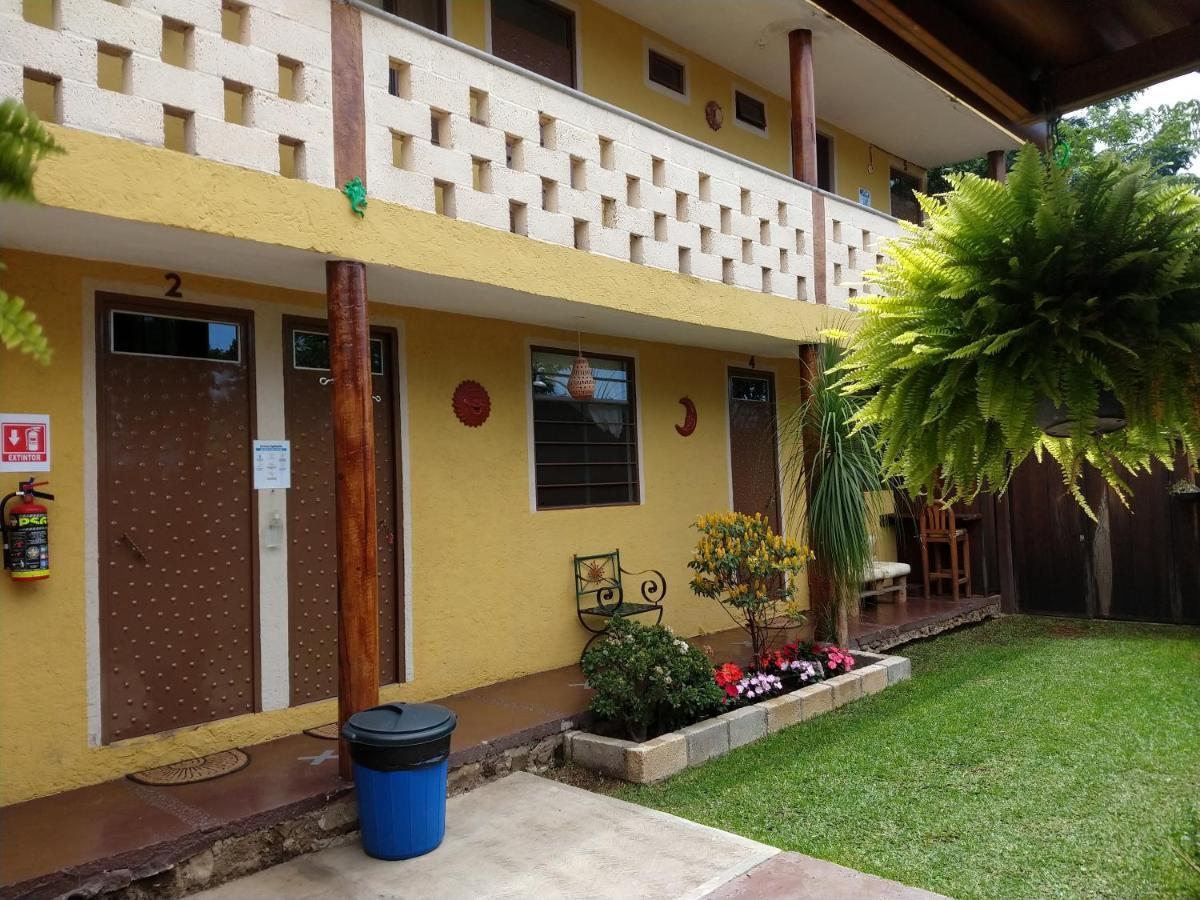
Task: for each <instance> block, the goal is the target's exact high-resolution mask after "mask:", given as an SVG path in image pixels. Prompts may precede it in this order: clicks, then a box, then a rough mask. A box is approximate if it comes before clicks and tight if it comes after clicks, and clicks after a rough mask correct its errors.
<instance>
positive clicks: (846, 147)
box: [449, 0, 924, 214]
mask: <svg viewBox="0 0 1200 900" xmlns="http://www.w3.org/2000/svg"><path fill="white" fill-rule="evenodd" d="M568 5H569V7H570V8H571V9H574V10H575V11H576V16H577V17H578V18H577V26H576V28H577V33H578V35H579V41H580V46H579V59H580V67H581V70H582V71H581V76H582V80H581V84H580V85H579V87H580V89H581V90H582V91H583V92H584V93H585V94H589V95H591V96H593V97H597V98H599V99H601V100H604V101H606V102H608V103H611V104H613V105H614V106H617V107H620V108H621V109H627V110H629V111H630V112H633V113H636V114H638V115H639V116H642V117H644V118H647V119H650V120H651V121H652V122H658V123H659V124H661V125H664V126H666V127H667V128H670V129H671V130H672V131H677V132H679V133H680V134H686V135H688V136H689V137H692V138H695V139H696V140H699V141H703V142H704V143H706V144H710V145H711V146H713V147H719V148H720V149H722V150H725V151H727V152H729V153H733V154H735V155H737V156H740V157H742V158H744V159H749V160H753V161H754V162H756V163H759V164H760V165H764V166H768V167H769V168H772V169H774V170H776V171H777V172H782V173H784V174H787V175H790V174H791V170H792V157H791V134H790V118H791V101H790V100H789V99H788V98H787V97H781V96H779V95H778V94H774V93H772V92H770V91H767V90H765V89H763V88H762V87H760V86H758V85H755V84H752V83H750V82H748V81H746V79H744V78H740V77H739V76H737V75H736V74H734V73H733V72H731V71H729V70H728V69H726V68H724V67H723V66H719V65H717V64H716V63H714V62H711V61H709V60H707V59H705V58H704V57H701V56H697V55H696V54H695V53H692V52H691V51H689V50H686V49H684V48H683V47H680V46H679V45H678V44H675V43H674V42H672V41H671V40H669V39H668V38H666V37H664V36H663V35H660V34H658V33H657V32H653V31H650V30H649V29H647V28H645V27H643V26H642V25H640V24H638V23H637V22H634V21H633V20H632V19H627V18H626V17H624V16H622V15H620V14H618V13H616V12H613V11H612V10H611V9H609V8H607V7H605V6H602V5H600V4H599V3H596V2H594V0H570V2H569V4H568ZM449 9H450V36H451V37H453V38H455V39H456V40H459V41H462V42H463V43H465V44H470V45H472V46H473V47H477V48H479V49H481V50H485V49H487V34H488V22H487V14H488V10H489V7H488V5H487V4H486V3H485V2H484V0H449ZM647 43H649V44H650V45H651V46H654V47H657V48H658V49H659V50H660V51H663V52H666V53H668V54H669V55H670V56H671V57H672V58H676V59H679V60H681V61H683V62H685V63H686V65H687V76H688V80H689V88H690V90H689V95H688V97H687V98H686V99H685V98H676V97H675V96H674V95H667V94H664V93H662V92H661V91H658V90H655V89H654V88H652V87H650V86H649V85H647V84H646V80H645V70H646V47H647ZM786 64H787V61H786V60H781V61H780V65H786ZM735 86H736V87H738V88H741V89H743V90H747V91H749V92H750V93H751V94H752V95H753V96H755V97H758V98H759V99H762V100H764V101H765V102H766V104H767V133H766V134H765V135H763V134H759V133H756V132H754V131H751V130H748V129H746V128H742V127H740V126H738V125H737V124H736V123H735V122H734V115H733V90H734V87H735ZM709 100H716V101H717V102H718V103H720V104H721V107H722V108H723V109H724V111H725V124H724V126H723V127H722V128H721V130H720V131H713V130H712V129H711V128H710V127H709V126H708V123H707V121H706V120H705V117H704V106H705V104H706V103H708V101H709ZM818 112H820V110H818ZM817 129H818V130H819V131H821V132H822V133H823V134H826V135H828V136H829V137H830V138H832V139H833V155H834V178H833V181H834V192H835V193H837V194H840V195H841V196H843V197H846V198H848V199H850V200H854V201H856V202H857V200H858V189H859V188H860V187H864V188H867V189H868V190H869V191H870V192H871V206H872V207H873V208H874V209H877V210H880V211H881V212H885V213H889V214H890V213H891V197H890V194H889V192H888V176H889V169H890V167H892V166H895V167H896V168H898V169H903V168H904V166H905V161H904V160H903V159H901V158H899V157H894V156H892V155H891V154H890V153H888V152H887V151H886V150H885V149H882V148H879V147H874V148H872V147H871V145H870V144H868V142H867V141H864V140H863V139H862V138H859V137H857V136H855V135H853V134H851V133H850V132H848V131H844V130H843V129H841V128H838V127H837V126H835V125H833V124H831V123H829V122H828V121H826V120H824V119H822V118H820V117H819V116H818V119H817ZM871 164H873V171H868V167H869V166H870V165H871ZM908 171H910V172H912V173H913V174H915V175H918V176H920V177H921V178H924V170H923V169H920V168H919V167H917V166H915V165H913V164H911V163H910V164H908Z"/></svg>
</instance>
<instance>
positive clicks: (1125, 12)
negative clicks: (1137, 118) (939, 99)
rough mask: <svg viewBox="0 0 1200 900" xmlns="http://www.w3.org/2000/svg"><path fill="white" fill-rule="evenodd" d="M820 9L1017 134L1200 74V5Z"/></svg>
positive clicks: (939, 4) (916, 4)
mask: <svg viewBox="0 0 1200 900" xmlns="http://www.w3.org/2000/svg"><path fill="white" fill-rule="evenodd" d="M816 2H817V3H819V5H820V6H821V7H823V8H824V9H825V10H826V11H827V12H829V13H831V14H832V15H833V16H835V17H836V18H837V19H838V20H840V21H841V22H844V23H845V24H846V25H848V26H849V27H851V28H853V29H854V30H855V31H857V32H859V33H860V34H862V35H864V36H865V37H867V38H869V39H870V40H871V41H872V42H873V43H874V44H876V45H877V46H878V47H880V48H881V49H883V50H885V51H887V52H888V53H890V54H892V55H894V56H896V57H897V58H898V59H902V60H904V61H905V62H906V63H907V64H908V65H910V66H912V67H913V68H914V69H916V70H917V71H919V72H921V73H922V74H923V75H925V76H926V77H927V78H929V79H930V80H931V81H933V82H934V83H936V84H938V85H940V86H941V87H943V88H944V89H946V90H948V91H950V92H951V93H953V94H954V95H955V96H957V97H960V98H962V99H963V100H964V101H966V102H968V103H970V104H972V105H973V106H975V108H976V109H979V110H980V111H981V112H983V113H985V114H986V115H988V116H989V117H990V118H993V119H994V120H996V121H997V122H1000V123H1002V124H1004V125H1005V126H1006V127H1008V128H1010V129H1013V130H1016V131H1024V130H1026V129H1028V128H1029V127H1030V126H1036V125H1038V124H1039V123H1042V122H1044V121H1045V119H1046V118H1047V116H1051V115H1054V114H1057V113H1063V112H1070V111H1072V110H1076V109H1080V108H1082V107H1084V106H1088V105H1091V104H1093V103H1097V102H1099V101H1101V100H1106V99H1109V98H1111V97H1116V96H1119V95H1121V94H1126V93H1129V92H1130V91H1134V90H1137V89H1139V88H1143V87H1147V86H1148V85H1151V84H1155V83H1157V82H1159V81H1165V80H1167V79H1168V78H1173V77H1175V76H1176V75H1181V74H1183V73H1185V72H1188V71H1191V70H1193V69H1197V68H1200V0H1157V2H1153V3H1151V2H1146V0H1095V2H1092V3H1089V4H1086V5H1085V4H1077V3H1063V2H1062V0H1021V2H1019V3H1015V2H1012V0H816Z"/></svg>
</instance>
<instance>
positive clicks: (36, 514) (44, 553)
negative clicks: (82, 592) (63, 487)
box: [0, 478, 54, 581]
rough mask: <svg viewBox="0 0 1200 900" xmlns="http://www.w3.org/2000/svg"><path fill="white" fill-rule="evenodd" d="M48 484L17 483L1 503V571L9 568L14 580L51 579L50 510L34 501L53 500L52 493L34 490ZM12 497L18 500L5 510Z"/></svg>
mask: <svg viewBox="0 0 1200 900" xmlns="http://www.w3.org/2000/svg"><path fill="white" fill-rule="evenodd" d="M48 483H49V482H46V481H38V482H35V481H34V480H33V479H32V478H30V479H29V480H28V481H22V482H20V483H19V484H18V485H17V489H16V491H14V492H13V493H11V494H7V495H5V497H4V499H3V500H0V530H2V531H3V532H4V568H6V569H8V575H9V577H10V578H12V579H13V580H14V581H37V580H39V579H42V578H49V577H50V511H49V510H48V509H46V507H44V506H42V504H40V503H35V502H34V499H35V498H39V499H42V500H53V499H54V495H53V494H44V493H42V492H41V491H35V490H34V488H37V487H41V486H42V485H44V484H48ZM15 497H19V498H20V502H18V503H15V504H13V506H12V509H11V510H7V511H6V507H7V506H8V501H9V500H12V499H13V498H15ZM6 516H7V517H8V518H7V519H6V518H5V517H6ZM6 521H7V524H5V522H6Z"/></svg>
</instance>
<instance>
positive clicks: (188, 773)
mask: <svg viewBox="0 0 1200 900" xmlns="http://www.w3.org/2000/svg"><path fill="white" fill-rule="evenodd" d="M248 765H250V754H249V753H247V752H246V751H245V750H222V751H221V752H220V753H210V754H209V755H208V756H197V757H195V758H194V759H183V760H180V761H179V762H175V763H171V764H170V765H167V766H159V767H158V768H156V769H146V770H145V771H144V772H134V773H132V774H130V775H127V776H125V777H127V778H128V779H129V780H130V781H136V782H137V783H138V784H150V785H154V786H156V787H170V786H172V785H178V784H196V783H197V782H200V781H211V780H212V779H214V778H220V777H221V776H222V775H232V774H233V773H234V772H240V771H241V770H242V769H244V768H246V766H248Z"/></svg>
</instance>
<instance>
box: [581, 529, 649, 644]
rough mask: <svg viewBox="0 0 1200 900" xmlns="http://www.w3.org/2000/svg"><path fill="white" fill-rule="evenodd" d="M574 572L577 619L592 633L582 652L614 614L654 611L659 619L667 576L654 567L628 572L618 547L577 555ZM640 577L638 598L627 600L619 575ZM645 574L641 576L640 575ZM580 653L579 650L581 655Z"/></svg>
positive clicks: (641, 613)
mask: <svg viewBox="0 0 1200 900" xmlns="http://www.w3.org/2000/svg"><path fill="white" fill-rule="evenodd" d="M572 568H573V570H574V574H575V606H576V609H577V610H578V615H579V622H580V624H581V625H583V627H584V628H586V629H587V630H588V631H590V632H591V633H592V636H591V637H590V638H588V642H587V643H586V644H584V646H583V653H586V652H587V649H588V647H590V646H591V645H592V642H593V641H594V640H596V638H598V637H600V636H601V635H602V634H604V632H605V631H606V630H607V628H608V623H609V622H610V621H612V620H613V619H616V618H626V617H628V616H641V615H647V614H655V615H656V618H655V620H654V624H656V625H657V624H658V623H660V622H662V616H663V608H662V601H663V598H664V597H666V596H667V579H666V578H664V577H663V574H662V572H659V571H658V570H656V569H644V570H643V571H641V572H630V571H629V570H628V569H624V568H622V567H621V551H620V550H613V551H611V552H609V553H594V554H591V555H589V556H576V557H575V558H574V563H573V565H572ZM623 575H628V576H629V577H630V578H634V579H636V578H639V577H640V578H642V580H641V583H640V584H639V585H638V593H639V594H640V596H641V600H640V602H639V601H635V600H626V599H625V586H624V584H623V583H622V581H621V576H623ZM642 576H644V577H642ZM582 656H583V654H582V653H581V654H580V658H582Z"/></svg>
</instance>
